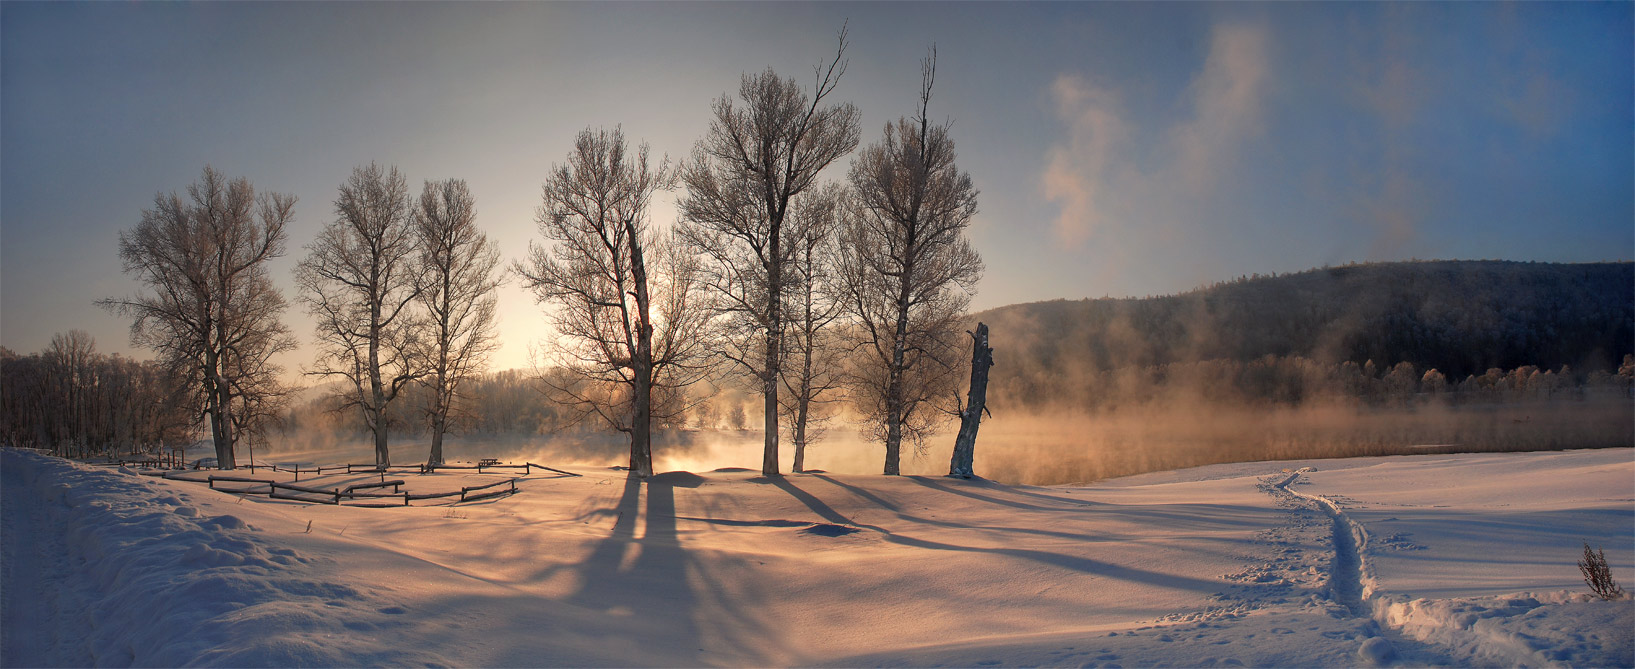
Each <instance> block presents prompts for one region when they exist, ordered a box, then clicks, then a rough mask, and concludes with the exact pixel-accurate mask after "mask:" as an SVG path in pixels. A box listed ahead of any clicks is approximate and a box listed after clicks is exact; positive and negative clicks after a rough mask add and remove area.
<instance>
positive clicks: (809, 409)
mask: <svg viewBox="0 0 1635 669" xmlns="http://www.w3.org/2000/svg"><path fill="white" fill-rule="evenodd" d="M844 196H845V192H844V189H843V188H842V187H841V186H840V185H839V184H829V185H827V186H825V187H824V188H823V189H821V190H818V191H815V192H813V193H811V194H810V195H808V196H805V197H802V198H800V199H799V200H797V201H796V205H795V207H794V208H793V211H792V213H791V215H790V223H792V224H793V225H792V229H793V230H795V231H797V232H799V235H797V236H796V238H795V239H794V242H795V243H794V244H793V246H794V250H795V252H794V256H793V258H792V259H791V263H790V267H789V268H790V270H791V271H790V275H789V283H790V285H791V287H792V288H793V291H792V292H793V294H792V296H791V299H790V300H789V303H788V305H787V306H788V311H789V315H788V316H787V317H786V320H787V322H788V324H789V336H788V339H787V340H786V342H785V343H786V345H787V347H788V351H789V356H790V360H789V361H788V362H787V364H785V365H784V366H783V370H782V381H783V389H784V390H785V391H786V392H784V393H783V394H781V395H780V403H781V404H782V405H783V412H784V415H785V417H787V418H788V419H789V431H790V437H791V439H792V441H794V443H795V463H794V468H793V469H794V471H796V472H801V471H805V470H806V446H807V445H808V444H810V443H811V442H814V441H817V440H819V439H821V438H822V437H823V433H824V424H825V423H826V422H827V421H828V419H829V418H830V417H832V412H830V411H827V410H826V407H827V406H828V405H829V404H831V403H833V402H835V401H837V399H838V398H837V397H836V395H837V393H836V392H835V391H837V390H839V389H840V385H841V373H842V371H843V370H844V361H845V359H846V351H845V345H844V343H843V342H842V341H841V338H840V336H839V334H838V333H837V332H835V328H833V327H831V326H832V325H834V324H835V321H836V320H838V319H839V318H840V317H841V316H842V315H843V314H844V313H845V307H846V303H845V301H844V300H842V299H841V296H840V293H839V289H838V286H837V283H836V282H837V279H838V275H837V269H838V267H837V265H836V262H837V256H838V255H839V251H838V249H837V248H836V237H835V234H836V230H837V227H838V222H839V218H838V216H839V210H840V205H841V202H842V201H843V200H844Z"/></svg>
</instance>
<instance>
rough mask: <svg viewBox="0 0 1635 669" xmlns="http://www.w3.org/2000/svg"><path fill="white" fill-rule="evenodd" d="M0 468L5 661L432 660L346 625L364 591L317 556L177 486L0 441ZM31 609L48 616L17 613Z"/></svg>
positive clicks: (362, 608)
mask: <svg viewBox="0 0 1635 669" xmlns="http://www.w3.org/2000/svg"><path fill="white" fill-rule="evenodd" d="M0 471H3V476H4V485H3V486H0V489H3V491H4V505H5V518H6V527H5V529H6V532H5V534H6V537H5V539H6V541H5V546H6V548H5V560H6V563H7V569H6V581H5V584H4V585H5V593H6V594H5V597H6V599H7V606H6V607H5V611H6V613H7V615H8V618H7V620H6V621H5V628H6V630H7V632H8V634H7V635H6V639H5V664H7V665H11V666H19V665H22V666H31V665H37V666H46V665H57V666H61V665H76V664H89V665H96V666H109V665H114V666H131V665H135V666H194V665H212V666H298V665H299V666H314V665H317V666H337V665H349V664H359V663H363V664H374V663H383V664H406V663H428V662H430V663H437V662H438V661H439V660H438V658H436V657H435V656H432V655H427V654H424V653H422V652H419V651H413V652H405V651H400V650H398V649H389V648H379V647H373V646H372V644H370V643H369V642H368V640H367V637H365V636H363V635H355V634H347V633H346V630H349V629H358V625H359V624H367V621H368V620H369V619H370V618H372V617H375V616H372V615H370V614H372V613H374V611H373V610H371V609H370V608H369V605H370V599H371V598H370V597H369V596H367V595H366V594H365V593H363V592H361V591H360V590H359V589H358V588H357V587H354V586H352V585H348V584H345V583H339V582H334V581H333V580H330V579H328V578H326V574H325V571H326V570H325V569H323V566H324V563H325V562H326V561H328V560H326V559H325V558H320V557H315V556H309V555H305V554H302V553H300V552H298V551H296V550H293V549H291V548H289V547H287V546H283V545H280V544H279V543H277V542H275V541H271V540H268V539H267V538H266V537H263V536H261V533H260V532H259V531H258V530H257V528H256V527H255V526H253V525H250V524H248V523H246V522H245V521H244V520H243V519H241V518H240V517H238V516H236V515H231V514H222V515H216V516H208V517H207V516H205V515H204V514H202V513H201V512H200V510H199V508H198V507H196V506H193V505H190V504H189V503H188V499H187V494H186V493H182V494H180V495H178V494H175V493H173V492H172V491H171V490H169V489H167V488H165V487H163V486H162V485H159V484H156V483H153V482H149V481H145V480H142V478H141V477H138V476H133V475H130V474H125V473H121V472H118V471H114V470H108V469H96V468H90V467H86V466H83V465H77V464H74V463H71V462H68V461H65V460H61V459H57V458H52V457H47V456H42V455H37V454H34V453H28V452H23V451H17V450H14V449H0ZM43 612H52V613H55V614H56V615H55V618H56V619H55V620H47V621H40V622H44V623H46V624H36V625H34V627H35V628H36V629H30V625H29V624H28V623H26V622H23V621H21V620H18V619H20V618H23V617H26V616H31V615H33V614H36V613H43ZM22 632H37V633H35V634H29V633H22ZM74 638H83V643H82V644H74V643H72V642H71V640H72V639H74Z"/></svg>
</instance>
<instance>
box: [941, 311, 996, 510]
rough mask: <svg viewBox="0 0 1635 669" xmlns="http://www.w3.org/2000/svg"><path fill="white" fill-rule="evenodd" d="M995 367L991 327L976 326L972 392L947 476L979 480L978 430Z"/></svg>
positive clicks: (960, 422) (966, 405)
mask: <svg viewBox="0 0 1635 669" xmlns="http://www.w3.org/2000/svg"><path fill="white" fill-rule="evenodd" d="M992 366H993V349H992V348H989V347H988V325H987V324H986V323H977V324H976V334H973V335H971V391H970V394H969V395H967V396H966V399H965V410H964V411H961V412H960V414H959V436H957V437H955V438H954V457H953V460H952V462H950V463H949V465H948V475H949V476H957V477H959V478H962V479H968V478H971V477H973V476H976V474H975V473H973V472H972V471H971V461H972V459H973V458H975V456H976V430H977V428H978V427H980V426H981V423H982V412H984V411H987V409H988V368H989V367H992Z"/></svg>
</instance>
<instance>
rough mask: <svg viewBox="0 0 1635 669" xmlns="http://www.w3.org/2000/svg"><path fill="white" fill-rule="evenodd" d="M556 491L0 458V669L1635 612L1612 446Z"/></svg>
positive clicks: (1627, 469) (828, 653) (1499, 657)
mask: <svg viewBox="0 0 1635 669" xmlns="http://www.w3.org/2000/svg"><path fill="white" fill-rule="evenodd" d="M1306 466H1315V467H1316V468H1317V470H1316V471H1309V472H1305V473H1300V472H1299V471H1298V470H1299V469H1300V468H1301V467H1306ZM570 469H575V468H570ZM1285 470H1287V471H1285ZM576 471H579V472H580V473H583V474H584V476H583V477H578V478H568V477H561V476H557V475H550V476H546V475H542V474H538V473H536V474H535V475H533V476H530V477H527V478H525V479H524V480H523V481H522V482H521V483H520V484H519V487H520V489H521V490H522V492H521V493H519V494H518V495H515V496H512V497H506V498H500V499H492V500H486V501H483V502H475V503H470V504H462V505H438V506H414V507H408V508H389V509H367V508H352V507H335V506H330V505H318V504H306V503H298V502H288V501H277V500H268V499H266V498H264V497H239V496H236V495H232V494H230V493H223V492H215V491H211V490H209V489H208V488H207V487H205V486H204V485H202V484H198V483H189V482H182V481H168V480H162V479H154V478H150V477H139V476H135V475H133V474H129V473H122V472H120V471H115V470H108V469H96V468H89V467H85V466H82V465H76V464H72V463H67V462H64V461H61V460H56V459H51V458H46V457H43V456H38V455H34V454H32V453H26V452H19V451H13V450H9V449H8V450H3V451H0V492H3V494H4V499H3V507H0V508H3V513H0V518H3V520H4V525H3V528H0V546H3V549H4V555H3V562H0V571H3V572H4V582H3V586H4V587H3V588H0V599H3V606H0V618H3V626H0V627H3V636H0V648H3V651H0V652H3V656H0V660H3V663H4V664H5V665H7V666H34V665H132V664H136V665H214V666H224V665H230V666H241V665H295V664H305V665H313V664H317V665H357V664H393V665H398V664H449V665H460V666H473V665H482V666H523V665H527V666H537V665H586V666H596V665H670V666H674V665H680V666H694V665H811V664H829V665H916V666H917V665H952V666H973V665H994V664H997V665H1018V664H1028V665H1052V666H1063V665H1065V666H1085V665H1089V666H1098V665H1103V666H1110V665H1122V666H1141V665H1152V664H1172V665H1175V664H1178V665H1194V666H1210V665H1218V666H1233V665H1251V666H1253V665H1279V666H1306V665H1328V666H1350V665H1356V664H1364V663H1370V662H1373V663H1392V662H1407V663H1410V664H1425V663H1429V664H1445V663H1452V664H1477V665H1484V664H1492V665H1506V666H1514V665H1530V666H1546V665H1551V664H1570V665H1580V666H1609V665H1611V666H1629V665H1631V664H1635V639H1632V632H1631V630H1635V602H1632V601H1631V600H1624V601H1620V602H1611V603H1603V602H1590V601H1585V599H1586V598H1584V597H1582V596H1577V595H1574V594H1573V593H1581V592H1583V591H1584V588H1583V586H1582V584H1581V583H1578V582H1577V580H1576V579H1577V570H1576V567H1575V566H1574V561H1575V560H1576V559H1577V557H1578V553H1579V550H1580V544H1579V543H1578V542H1579V539H1580V538H1582V539H1586V540H1589V541H1590V542H1591V543H1592V544H1597V545H1604V546H1605V547H1606V550H1607V556H1608V558H1609V559H1610V560H1611V562H1612V565H1613V569H1614V574H1615V575H1617V576H1619V577H1620V578H1621V579H1622V580H1623V581H1624V583H1625V585H1626V587H1628V586H1632V585H1635V573H1632V569H1635V539H1632V535H1631V532H1632V528H1635V457H1632V453H1631V451H1630V450H1629V449H1615V450H1604V451H1584V452H1567V453H1546V454H1507V455H1480V456H1477V455H1471V456H1416V457H1408V458H1363V459H1355V460H1343V461H1341V460H1323V461H1315V462H1302V463H1244V464H1236V465H1219V466H1215V467H1205V468H1199V469H1193V470H1184V471H1180V472H1168V473H1161V474H1152V475H1144V476H1142V477H1132V478H1130V479H1123V480H1116V481H1109V482H1104V483H1101V484H1096V485H1090V486H1081V487H1060V488H1035V487H1027V486H1002V485H997V484H992V483H987V482H982V481H956V480H949V479H944V478H938V477H895V478H886V477H879V476H840V475H826V474H814V475H792V476H787V477H784V478H782V479H775V480H768V479H765V478H762V477H759V476H755V475H753V473H752V472H746V471H715V472H706V473H698V474H694V473H688V472H671V473H667V474H662V475H659V476H657V477H655V478H654V479H653V480H652V481H651V482H649V483H647V484H645V485H641V484H634V483H632V482H630V481H628V480H627V479H625V477H624V475H623V473H622V472H618V471H611V470H606V469H598V468H577V469H576ZM412 483H413V484H414V485H419V486H423V487H427V488H432V489H435V488H438V487H448V486H457V485H459V484H460V479H459V477H457V476H456V475H452V474H435V475H429V476H426V477H420V478H419V479H417V480H416V481H413V482H412ZM1507 491H1513V492H1507ZM1518 493H1519V494H1518ZM1318 498H1321V499H1318ZM1500 504H1505V505H1508V506H1499V505H1500ZM1353 530H1355V534H1354V535H1353V536H1354V538H1353V541H1352V545H1351V547H1350V548H1349V549H1347V548H1346V547H1345V546H1344V545H1343V544H1344V543H1345V542H1343V541H1336V540H1337V539H1339V538H1342V537H1341V535H1342V534H1346V535H1352V533H1353ZM1456 530H1457V531H1456Z"/></svg>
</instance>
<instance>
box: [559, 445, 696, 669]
mask: <svg viewBox="0 0 1635 669" xmlns="http://www.w3.org/2000/svg"><path fill="white" fill-rule="evenodd" d="M624 485H625V487H624V492H623V494H622V495H621V496H620V498H619V502H618V504H617V505H616V507H615V508H616V509H617V511H616V513H617V514H618V516H617V518H616V519H615V520H614V522H613V529H612V531H611V532H609V534H608V536H607V537H606V538H604V539H602V540H601V541H599V542H597V544H596V547H595V548H594V549H592V550H591V552H590V555H588V556H587V557H586V558H585V559H584V560H583V561H582V562H580V564H579V573H580V578H581V580H582V583H583V585H582V586H581V588H580V590H579V591H578V592H576V593H574V594H573V595H572V596H570V597H568V601H569V602H570V603H573V604H577V605H579V606H583V607H585V608H586V609H589V610H592V611H601V612H603V613H605V614H607V615H609V616H615V617H619V618H622V619H623V622H622V623H620V624H619V625H616V626H609V629H619V630H624V631H626V633H627V634H628V638H626V639H623V640H620V641H617V642H615V643H628V644H632V645H637V646H650V645H653V644H663V645H664V646H668V648H667V650H668V651H670V652H674V653H676V655H674V656H673V657H672V658H671V659H673V660H674V661H675V663H676V664H678V665H702V664H704V662H703V660H702V659H701V657H700V654H699V650H695V649H698V646H697V645H696V644H695V643H694V641H695V640H696V639H697V638H698V636H699V630H698V627H697V624H696V623H695V622H694V620H693V612H694V609H695V607H696V605H697V598H696V597H695V596H694V594H693V591H692V588H691V586H690V585H689V584H688V583H687V571H688V567H689V565H690V563H691V560H690V558H689V557H688V555H687V552H686V550H684V549H683V548H682V547H681V543H680V542H679V541H677V538H676V504H675V485H674V483H673V482H671V481H668V480H661V479H660V477H653V478H651V479H649V480H648V481H647V484H646V487H647V495H646V497H647V500H646V502H647V503H646V509H645V517H646V532H645V533H644V534H643V536H642V537H641V538H640V539H637V538H636V518H637V514H638V513H639V509H640V506H641V497H642V494H641V493H642V487H643V482H642V480H641V479H640V478H637V477H635V476H631V477H629V478H627V479H625V484H624ZM683 485H685V483H684V484H683ZM694 485H696V484H694ZM630 551H636V556H635V559H634V560H633V561H631V562H630V564H629V565H628V566H627V565H625V562H626V558H625V556H626V554H627V553H628V552H630Z"/></svg>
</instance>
